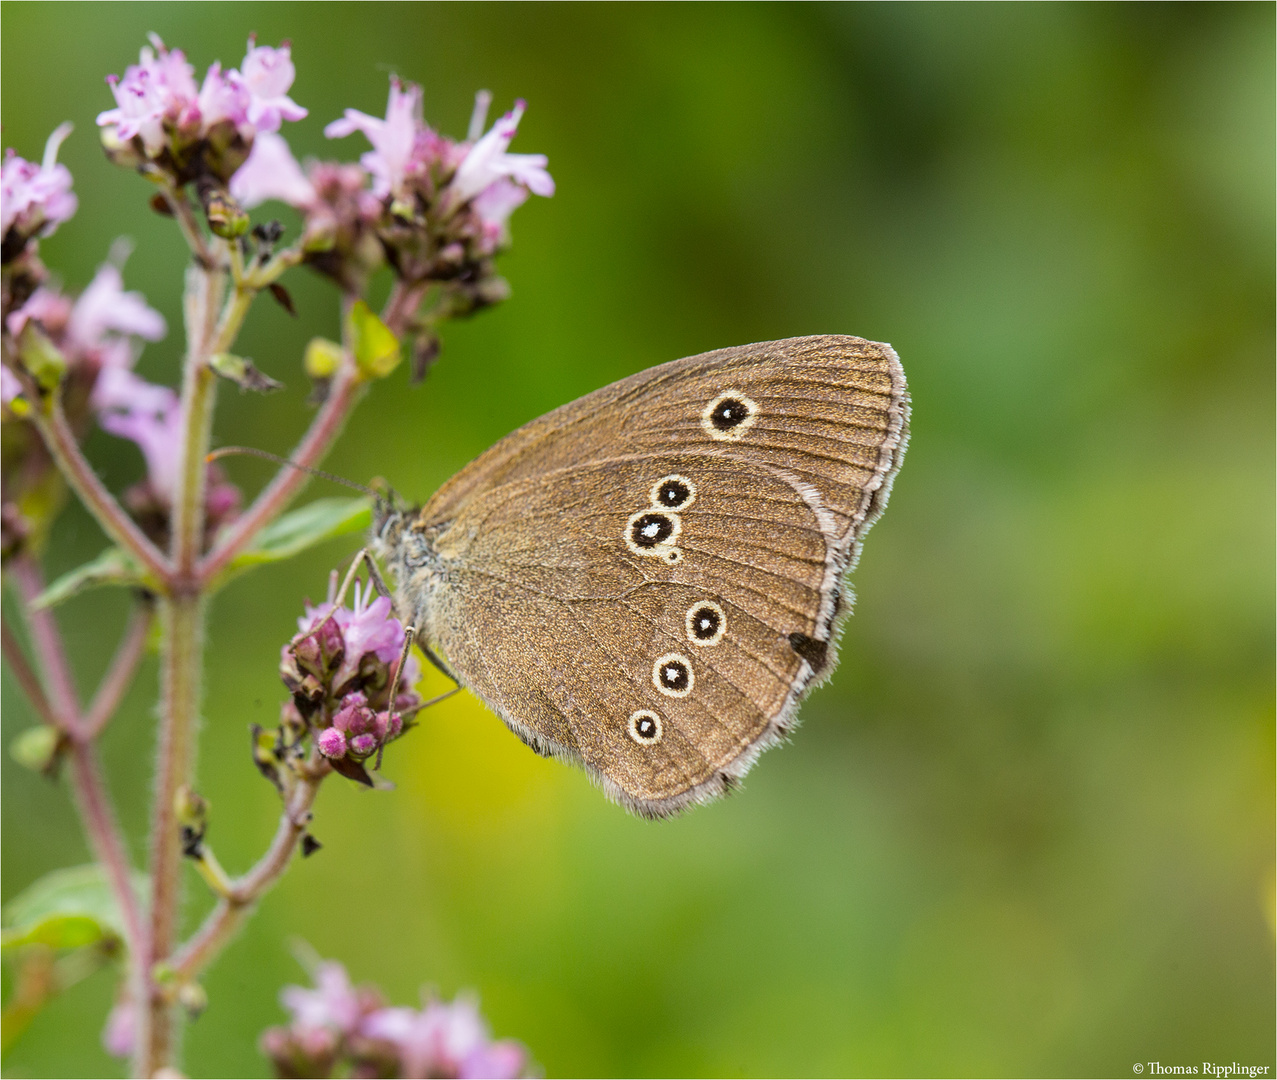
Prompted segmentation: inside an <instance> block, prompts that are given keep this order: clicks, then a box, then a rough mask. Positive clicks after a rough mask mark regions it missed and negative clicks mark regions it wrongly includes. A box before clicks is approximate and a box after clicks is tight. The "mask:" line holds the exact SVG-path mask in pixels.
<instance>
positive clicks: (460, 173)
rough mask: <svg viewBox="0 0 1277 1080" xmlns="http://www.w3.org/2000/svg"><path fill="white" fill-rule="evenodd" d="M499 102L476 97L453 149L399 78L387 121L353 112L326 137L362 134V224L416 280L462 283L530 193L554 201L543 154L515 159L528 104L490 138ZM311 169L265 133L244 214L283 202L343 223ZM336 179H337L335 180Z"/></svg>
mask: <svg viewBox="0 0 1277 1080" xmlns="http://www.w3.org/2000/svg"><path fill="white" fill-rule="evenodd" d="M489 100H490V95H488V94H487V93H486V92H483V93H480V94H479V95H478V98H477V100H476V109H475V116H474V119H473V121H472V123H471V132H470V136H469V138H468V139H467V140H466V141H465V142H460V143H458V142H454V141H453V140H451V139H448V138H446V137H445V136H443V135H440V134H438V133H437V132H436V131H434V130H433V129H432V128H431V127H430V126H429V125H428V124H427V123H426V122H425V120H424V119H423V116H422V93H421V87H420V86H416V85H414V84H411V83H409V84H406V85H405V84H404V83H402V82H400V81H399V80H398V79H395V78H392V79H391V83H390V97H389V100H388V101H387V104H386V115H385V118H384V119H383V118H379V117H375V116H369V115H368V114H367V113H363V112H360V111H358V110H357V109H347V110H346V112H345V115H344V116H343V117H342V118H341V119H339V120H334V121H333V122H332V123H330V124H329V125H328V126H327V127H326V128H325V129H324V133H325V134H326V135H327V136H328V137H329V138H330V139H337V138H343V137H345V136H347V135H353V134H356V133H362V134H363V135H364V136H365V137H366V138H367V139H368V141H369V143H371V144H372V149H371V150H369V151H367V152H366V153H364V154H363V155H362V157H361V158H360V164H361V166H362V167H363V169H364V170H366V175H367V176H368V177H369V178H370V179H371V184H370V188H369V190H368V192H367V195H368V196H370V198H366V199H364V200H362V201H361V202H359V204H358V206H357V212H358V215H359V217H360V218H361V220H362V221H363V222H364V223H366V224H368V225H372V226H375V227H377V228H378V231H379V233H380V236H381V239H382V242H383V244H384V245H385V247H386V249H387V250H388V251H389V252H391V253H392V255H391V262H392V264H393V265H394V266H395V268H396V269H397V270H398V271H399V273H400V275H401V276H403V277H405V278H407V279H409V280H425V279H426V278H431V277H433V278H440V279H446V278H452V277H457V276H460V275H461V274H462V273H463V268H464V267H465V266H466V265H467V264H474V263H476V262H478V261H480V260H482V259H485V258H487V257H489V256H491V255H492V254H493V253H494V252H495V251H496V250H497V248H498V247H499V246H500V244H501V243H502V242H503V240H504V237H505V229H506V225H507V223H508V221H509V218H510V215H511V214H512V213H513V212H514V210H515V209H516V208H517V207H519V206H520V205H521V204H522V203H523V202H524V201H525V200H526V199H527V198H528V195H529V193H532V194H536V195H545V196H549V195H553V194H554V180H553V178H552V177H551V176H550V173H549V172H548V171H547V169H546V164H547V159H546V157H545V155H544V154H511V153H509V152H508V148H509V146H510V143H511V141H512V140H513V139H514V136H515V133H516V132H517V130H518V126H519V120H520V119H521V118H522V116H523V112H524V109H525V104H524V102H522V101H519V102H517V103H516V104H515V107H514V109H513V110H512V111H511V112H508V113H506V114H505V115H504V116H503V117H501V119H500V120H498V121H497V122H496V123H495V124H494V125H493V126H492V129H491V130H490V131H488V132H487V134H484V133H483V124H484V120H485V116H486V112H487V107H488V103H489ZM332 168H333V166H332V165H323V164H317V165H311V166H310V168H309V170H306V171H304V170H303V169H302V168H301V166H300V165H298V163H297V161H296V159H295V158H294V157H293V155H292V152H291V151H290V150H289V148H288V144H287V143H286V142H285V141H284V139H283V138H282V137H278V136H275V137H269V138H268V137H264V136H259V137H258V139H257V141H256V142H255V143H254V144H253V150H252V153H251V154H250V155H249V157H248V160H247V161H246V162H245V163H244V165H243V167H242V168H241V169H240V170H239V171H238V172H237V173H236V174H235V176H234V177H232V179H231V185H230V190H231V193H232V194H233V195H234V196H235V197H236V199H238V200H239V201H240V203H241V204H242V205H244V206H245V207H253V206H256V205H258V204H260V203H262V202H264V201H266V200H267V199H279V200H281V201H283V202H286V203H289V204H291V205H292V206H295V207H297V208H298V209H301V210H303V211H305V212H306V213H307V214H309V215H314V216H319V217H321V218H328V219H332V220H336V221H340V218H338V217H337V215H334V214H333V213H332V212H331V210H327V211H326V209H325V207H326V205H327V204H328V200H326V199H325V197H324V195H323V193H322V192H321V190H320V182H321V180H322V179H324V176H323V173H322V171H321V170H324V169H328V170H331V169H332ZM330 182H331V181H330Z"/></svg>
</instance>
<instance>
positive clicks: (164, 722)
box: [134, 267, 251, 1076]
mask: <svg viewBox="0 0 1277 1080" xmlns="http://www.w3.org/2000/svg"><path fill="white" fill-rule="evenodd" d="M223 289H224V278H223V274H222V272H221V271H212V270H207V269H203V268H200V267H195V268H193V269H192V270H191V272H190V273H189V274H188V276H187V293H186V297H185V300H186V302H185V304H184V308H185V311H186V316H187V355H186V363H185V365H184V371H183V380H182V433H183V438H182V446H181V463H180V467H179V470H178V479H177V490H176V492H175V493H174V499H173V516H172V530H173V537H172V548H171V555H170V557H171V559H172V562H173V575H172V579H171V583H170V589H169V595H168V596H165V597H163V598H162V599H161V601H160V620H161V627H162V631H163V632H162V640H163V645H162V648H161V657H160V685H161V692H160V732H159V747H158V750H159V753H158V762H157V766H156V775H155V795H154V803H153V805H152V808H151V858H150V872H151V911H150V937H149V941H148V945H149V949H148V960H149V971H150V978H151V986H150V991H149V994H148V995H147V999H146V1000H147V1008H146V1009H145V1010H144V1012H145V1013H146V1016H145V1019H144V1020H143V1022H142V1024H141V1025H140V1027H141V1030H140V1032H139V1039H138V1053H137V1058H136V1059H135V1062H134V1064H135V1067H136V1070H137V1072H138V1073H139V1074H140V1075H142V1076H151V1075H153V1074H154V1073H155V1072H157V1071H158V1070H160V1069H169V1068H174V1067H175V1066H176V1061H177V1052H178V1028H177V1015H176V1011H175V1009H174V1006H173V1004H172V1003H171V1001H170V1000H169V998H168V995H167V994H165V993H164V992H163V990H162V988H161V987H159V986H157V985H156V974H157V972H158V971H159V970H160V965H164V964H167V962H168V960H169V957H170V956H171V954H172V952H173V947H174V945H175V943H176V940H177V923H178V909H179V905H180V902H181V895H182V848H181V831H180V828H179V824H178V821H177V805H176V804H177V795H178V791H179V789H181V788H182V787H184V786H186V785H188V784H190V783H191V779H192V775H193V772H194V766H195V743H196V735H197V730H198V723H199V706H200V688H201V682H202V673H203V650H204V617H205V612H206V608H207V603H206V598H205V596H204V593H203V590H202V589H201V586H200V582H199V580H198V577H197V575H196V567H197V563H198V560H199V556H200V551H201V548H202V545H203V538H204V488H205V477H206V475H207V472H208V467H207V465H206V464H205V461H204V457H205V455H206V454H207V453H208V446H209V441H210V438H211V434H212V427H213V408H214V405H215V404H216V398H217V376H216V375H215V374H214V373H213V371H212V369H211V368H210V367H209V365H208V358H209V356H210V355H212V354H213V352H215V351H218V349H219V348H220V346H221V345H222V344H223V343H224V342H227V341H233V340H234V335H235V334H237V333H238V331H239V328H240V326H241V325H242V324H243V319H244V315H245V314H246V313H247V310H248V301H249V300H250V299H251V297H245V295H244V294H243V293H242V292H241V291H240V290H236V291H235V293H234V295H233V296H232V298H231V300H230V301H229V302H228V303H227V305H226V308H225V310H224V311H223V312H222V316H221V318H220V320H218V321H217V323H216V330H214V328H213V327H214V323H213V313H214V311H215V310H216V307H217V305H218V303H219V301H220V299H221V297H222V294H223Z"/></svg>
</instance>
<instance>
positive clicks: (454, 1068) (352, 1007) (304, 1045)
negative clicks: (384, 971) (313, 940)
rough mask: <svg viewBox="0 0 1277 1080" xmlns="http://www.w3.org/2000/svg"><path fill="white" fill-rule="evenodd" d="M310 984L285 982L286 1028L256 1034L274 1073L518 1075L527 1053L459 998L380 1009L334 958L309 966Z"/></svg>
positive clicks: (475, 1005)
mask: <svg viewBox="0 0 1277 1080" xmlns="http://www.w3.org/2000/svg"><path fill="white" fill-rule="evenodd" d="M314 979H315V987H314V989H308V988H306V987H301V986H287V987H285V988H284V990H283V991H282V992H281V994H280V1000H281V1002H282V1003H283V1005H284V1007H285V1008H286V1009H288V1011H289V1012H290V1013H291V1014H292V1019H291V1022H290V1023H289V1024H288V1026H287V1027H274V1028H269V1029H268V1030H267V1031H265V1032H264V1033H263V1034H262V1039H261V1048H262V1052H263V1053H264V1054H266V1056H267V1057H269V1058H270V1059H271V1061H272V1062H273V1063H274V1065H275V1068H276V1070H277V1072H278V1074H279V1075H280V1076H331V1075H333V1073H334V1072H335V1071H336V1070H337V1069H338V1068H339V1067H340V1068H341V1069H342V1074H343V1075H347V1074H348V1075H352V1076H399V1077H476V1078H480V1077H490V1078H513V1077H518V1076H523V1075H524V1074H525V1070H526V1069H527V1067H528V1064H529V1062H528V1054H527V1051H526V1050H525V1049H524V1048H523V1047H522V1046H521V1045H519V1044H518V1043H516V1042H512V1041H509V1040H505V1041H500V1042H497V1041H494V1040H493V1039H492V1037H491V1035H490V1033H489V1031H488V1027H487V1025H486V1024H485V1023H484V1021H483V1018H482V1016H480V1014H479V1008H478V1002H477V1001H476V1000H475V999H474V998H472V997H467V996H460V997H458V998H457V999H456V1000H455V1001H453V1002H451V1003H448V1002H443V1001H437V1000H434V999H427V1000H426V1001H425V1003H424V1004H423V1006H422V1008H420V1009H411V1008H405V1007H386V1006H384V1005H383V1004H382V1000H381V996H380V995H379V994H378V993H377V991H376V990H375V989H374V988H372V987H368V986H361V987H356V986H352V985H351V982H350V977H349V976H348V975H347V974H346V969H345V968H344V967H342V965H341V964H338V963H336V962H334V961H327V962H324V963H320V964H318V965H317V967H316V970H315V973H314Z"/></svg>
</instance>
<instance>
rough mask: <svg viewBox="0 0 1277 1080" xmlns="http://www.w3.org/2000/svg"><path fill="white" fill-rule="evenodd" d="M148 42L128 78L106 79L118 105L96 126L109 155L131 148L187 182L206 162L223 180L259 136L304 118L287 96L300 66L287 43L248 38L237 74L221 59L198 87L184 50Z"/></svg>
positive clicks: (303, 112) (156, 39) (153, 40)
mask: <svg viewBox="0 0 1277 1080" xmlns="http://www.w3.org/2000/svg"><path fill="white" fill-rule="evenodd" d="M150 40H151V44H150V45H149V46H143V48H142V52H141V55H140V57H139V60H138V62H137V63H136V64H133V65H131V66H130V67H129V68H128V69H127V70H126V71H125V73H124V77H123V78H122V79H121V78H119V77H118V76H115V75H112V76H109V77H108V79H107V83H108V85H109V86H110V87H111V93H112V94H113V95H114V96H115V103H116V107H115V108H114V109H107V110H106V111H105V112H102V113H100V114H99V115H98V120H97V122H98V125H99V126H100V127H101V128H103V129H104V130H103V139H104V142H105V144H106V146H107V148H108V150H109V151H114V152H117V153H119V152H121V151H122V150H123V148H124V147H126V146H127V145H129V144H132V145H133V146H134V147H135V148H137V149H140V150H141V152H142V154H143V155H144V156H145V158H147V159H149V160H151V161H161V160H163V161H164V163H165V165H166V166H167V167H168V168H170V169H171V170H173V171H175V172H176V173H177V179H178V180H179V181H181V182H185V181H187V180H190V179H194V178H195V177H194V176H193V175H189V170H190V168H192V167H200V166H201V165H202V167H207V168H210V169H211V171H212V172H213V174H214V175H216V176H218V177H219V178H220V179H221V180H222V181H223V182H224V181H225V180H227V179H229V177H230V175H231V173H233V172H234V171H235V169H236V168H238V167H239V166H240V165H241V164H242V163H243V161H244V158H245V155H246V154H247V150H248V147H249V146H251V145H252V143H253V140H254V138H255V136H256V135H257V134H258V133H259V132H274V131H278V130H279V128H280V125H281V123H282V122H283V121H285V120H300V119H302V118H303V117H304V116H305V115H306V110H305V109H304V108H302V107H301V106H300V105H298V104H297V103H296V102H295V101H293V99H292V98H290V97H289V96H288V91H289V89H290V88H291V87H292V85H293V79H294V77H295V76H296V69H295V68H294V67H293V61H292V56H291V50H290V47H289V45H288V43H287V42H285V43H284V44H283V45H281V46H280V47H279V48H278V49H274V48H271V47H269V46H266V45H257V44H256V42H255V41H254V39H253V38H251V37H250V38H249V39H248V51H247V53H246V54H245V56H244V61H243V63H242V64H241V65H240V68H239V70H236V69H234V68H231V69H229V70H226V71H223V70H222V65H221V63H220V61H219V62H217V63H214V64H213V65H212V66H211V67H210V68H209V69H208V72H207V73H206V74H205V76H204V81H203V83H202V84H199V85H197V84H196V82H195V69H194V68H193V67H192V66H191V64H189V63H188V62H187V60H186V55H185V53H183V52H182V50H181V49H169V48H168V47H166V46H165V44H164V42H163V41H161V40H160V39H159V37H158V36H156V35H154V34H152V35H151V39H150ZM196 148H202V149H203V151H204V152H203V153H196V152H195V150H196ZM210 150H211V151H212V152H211V153H210V152H209V151H210Z"/></svg>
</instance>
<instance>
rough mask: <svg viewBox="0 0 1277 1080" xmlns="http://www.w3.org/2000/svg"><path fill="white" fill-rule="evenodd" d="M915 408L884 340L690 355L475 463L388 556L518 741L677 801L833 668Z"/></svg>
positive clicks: (703, 789) (673, 805) (711, 777)
mask: <svg viewBox="0 0 1277 1080" xmlns="http://www.w3.org/2000/svg"><path fill="white" fill-rule="evenodd" d="M907 419H908V398H907V393H906V389H905V382H904V375H903V372H902V370H901V368H900V364H899V361H898V360H897V358H896V356H895V353H894V352H892V350H891V349H890V347H888V346H885V345H880V344H876V343H873V342H868V341H865V340H863V339H860V338H851V337H817V338H797V339H791V340H788V341H779V342H768V343H763V344H759V345H750V346H744V347H742V348H738V349H726V350H720V351H718V352H715V353H708V354H705V355H703V356H698V357H691V358H688V359H685V360H678V361H675V362H673V363H671V364H665V365H662V366H660V367H657V368H653V369H651V370H649V371H646V372H642V373H640V374H639V375H636V376H633V377H632V378H629V379H625V380H622V381H621V382H619V383H615V384H613V385H612V386H609V387H605V388H604V389H602V390H600V391H597V392H596V393H594V394H590V395H588V396H587V397H585V398H582V399H580V400H579V401H577V402H574V403H572V404H570V405H567V406H564V407H563V408H562V409H558V410H556V411H555V412H552V413H549V414H548V415H546V416H544V417H541V418H540V419H538V420H534V421H533V422H532V423H530V424H528V425H526V426H525V427H523V428H521V429H519V430H518V431H516V432H515V433H513V434H512V435H510V436H509V437H507V438H506V439H504V440H502V441H501V442H500V443H498V444H497V445H496V446H494V447H493V448H492V449H491V450H489V451H488V452H487V453H485V454H484V455H482V456H481V457H480V458H478V459H477V460H476V461H474V462H473V463H472V464H471V465H469V466H467V468H465V469H463V470H462V471H461V472H460V473H459V474H457V476H456V477H454V478H453V479H452V480H451V481H449V482H448V484H446V485H445V486H444V487H443V488H442V489H441V490H440V491H439V493H438V494H437V495H436V496H435V497H434V498H433V499H432V500H431V501H430V503H429V504H427V506H426V507H425V508H424V510H423V511H422V512H421V514H420V516H419V518H418V519H417V521H416V522H415V523H414V524H413V526H412V527H411V528H410V530H409V533H410V534H413V533H415V534H416V536H417V537H418V542H417V543H416V544H415V545H414V544H405V545H403V549H404V550H405V551H415V552H417V555H416V556H409V557H408V558H407V559H406V562H405V565H404V566H403V567H402V568H401V569H399V570H398V571H397V572H398V573H399V576H400V579H401V583H402V582H403V581H404V580H405V576H407V578H409V579H411V578H412V575H414V574H416V575H417V577H416V580H417V581H418V583H419V584H420V585H421V586H422V587H421V588H418V589H411V590H406V591H407V592H408V593H409V594H410V595H412V596H413V597H416V598H417V599H418V600H419V603H418V604H417V610H416V611H414V612H413V617H414V620H415V621H416V622H417V625H418V627H419V629H420V630H421V631H422V632H423V633H424V635H425V637H426V639H427V640H428V641H429V642H430V643H431V644H432V645H433V646H434V647H436V648H437V649H439V650H441V651H442V652H443V653H444V654H445V655H446V657H447V659H448V661H449V662H450V663H451V664H452V666H453V667H454V669H455V670H456V671H457V673H458V674H459V675H460V677H461V679H462V681H463V682H465V683H466V684H467V685H468V686H469V687H470V688H471V689H472V690H473V691H474V692H475V693H476V694H478V696H479V697H481V698H482V699H483V700H484V701H485V702H487V703H488V704H489V705H490V706H491V707H492V708H493V709H494V710H495V711H496V712H497V713H498V714H499V715H501V716H502V717H503V719H505V721H506V722H507V723H508V724H509V725H510V727H511V728H512V729H514V730H515V731H516V732H517V733H519V734H520V736H521V737H523V738H524V739H525V741H527V742H528V743H529V744H530V745H532V746H534V747H535V748H537V749H538V750H540V751H541V752H544V753H551V754H554V755H556V756H561V757H565V758H568V759H571V760H575V761H577V762H579V763H581V764H583V765H584V766H585V767H586V768H588V769H589V770H590V772H591V773H592V774H594V775H595V776H596V777H597V778H599V779H600V781H601V783H602V784H603V786H604V788H605V790H606V791H607V792H608V794H609V795H610V796H611V797H613V798H614V799H616V800H617V801H620V802H622V803H623V804H625V805H627V806H628V807H629V808H630V809H632V810H634V811H635V812H637V813H641V814H644V815H648V816H660V815H664V814H668V813H672V812H674V811H677V810H678V809H680V808H681V807H683V806H685V805H687V804H688V803H690V802H695V801H701V800H704V799H707V798H711V797H713V796H714V795H717V794H719V793H721V792H722V791H723V790H724V789H725V788H727V787H729V786H731V785H732V783H734V781H735V780H736V779H738V778H739V777H740V776H742V775H743V774H744V773H745V771H746V770H747V769H748V768H749V766H750V765H751V764H752V762H753V760H754V759H755V758H756V757H757V755H758V753H759V752H760V751H761V750H762V749H765V748H766V747H767V746H769V745H771V744H773V743H774V742H776V741H777V740H778V739H779V738H780V737H782V736H783V735H784V733H785V731H786V730H787V728H788V726H789V725H790V724H791V723H792V718H793V713H794V710H795V708H796V707H797V704H798V702H799V700H800V699H801V697H802V695H803V694H804V692H805V691H806V690H807V689H808V688H809V687H810V685H811V684H812V683H813V682H814V681H815V680H816V679H818V678H819V677H821V676H822V675H824V674H826V673H827V672H828V671H829V670H831V669H832V666H833V663H834V649H835V642H836V629H837V622H838V619H839V616H840V615H842V614H845V612H846V611H847V609H848V608H849V604H848V603H847V602H846V599H845V598H844V597H843V594H842V590H843V585H842V583H843V577H844V576H845V574H846V572H847V570H848V569H849V568H850V566H851V565H852V564H853V563H854V560H855V557H856V554H857V551H858V547H859V541H860V539H861V537H863V535H864V532H865V530H866V529H867V528H868V526H869V525H870V524H871V523H872V521H873V520H874V519H875V518H876V516H877V515H878V514H879V513H881V510H882V508H883V506H884V505H885V502H886V497H887V493H888V491H889V487H890V482H891V479H892V477H893V476H894V474H895V471H896V470H897V469H898V468H899V464H900V459H901V455H902V453H903V449H904V444H905V439H906V431H907ZM414 558H415V561H414Z"/></svg>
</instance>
